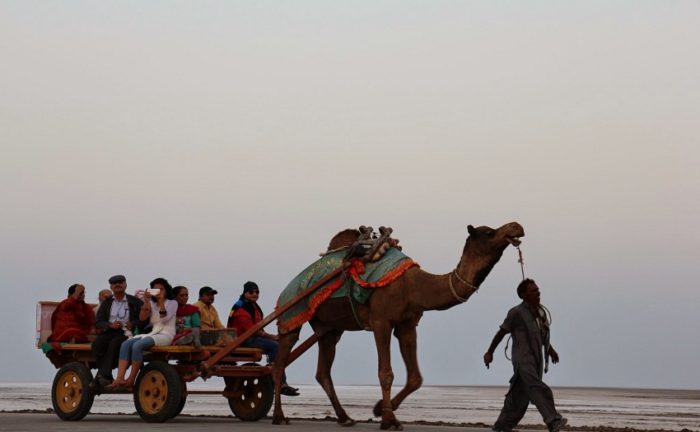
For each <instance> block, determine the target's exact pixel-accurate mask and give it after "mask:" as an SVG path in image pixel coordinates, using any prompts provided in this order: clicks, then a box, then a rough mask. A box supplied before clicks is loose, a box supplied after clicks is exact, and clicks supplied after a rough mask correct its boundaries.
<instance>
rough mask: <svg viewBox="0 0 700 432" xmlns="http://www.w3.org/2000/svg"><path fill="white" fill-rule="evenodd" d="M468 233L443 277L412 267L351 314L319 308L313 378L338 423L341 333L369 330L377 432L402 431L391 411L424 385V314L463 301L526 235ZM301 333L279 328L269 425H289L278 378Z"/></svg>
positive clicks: (514, 230) (509, 230) (344, 421)
mask: <svg viewBox="0 0 700 432" xmlns="http://www.w3.org/2000/svg"><path fill="white" fill-rule="evenodd" d="M346 231H347V230H346ZM468 233H469V236H468V237H467V240H466V244H465V246H464V250H463V252H462V256H461V258H460V260H459V263H458V264H457V267H456V268H455V269H454V270H453V271H452V272H450V273H448V274H443V275H435V274H430V273H428V272H426V271H423V270H422V269H420V267H417V266H414V267H411V268H410V269H408V270H407V271H406V272H405V273H404V274H403V276H401V277H400V278H398V279H396V280H395V281H393V282H391V283H390V284H389V285H387V286H385V287H383V288H379V289H376V290H375V292H374V293H373V294H372V296H371V297H370V299H369V301H368V302H367V303H366V304H359V303H354V304H353V306H352V307H354V310H355V312H353V310H352V309H351V305H350V303H349V301H348V299H346V298H341V299H329V300H326V301H325V302H324V303H322V304H321V305H320V306H319V307H318V309H317V310H316V314H315V315H314V317H313V318H312V319H311V321H310V322H309V323H310V324H311V327H312V328H313V330H314V335H315V336H316V337H318V365H317V370H316V380H317V381H318V383H319V384H320V385H321V387H322V388H323V390H324V391H325V392H326V394H327V396H328V398H329V399H330V402H331V404H332V405H333V409H334V410H335V413H336V416H337V422H338V423H339V424H341V425H345V426H351V425H353V424H354V423H355V421H354V420H353V419H351V418H350V417H349V416H348V415H347V413H346V412H345V410H344V409H343V407H342V406H341V404H340V401H339V400H338V397H337V395H336V393H335V388H334V386H333V380H332V378H331V366H332V365H333V360H334V358H335V347H336V344H337V343H338V341H339V340H340V337H341V336H342V334H343V332H345V331H357V330H369V329H371V331H372V332H373V334H374V340H375V343H376V347H377V355H378V372H379V383H380V386H381V391H382V399H381V400H379V401H378V402H377V404H376V405H375V406H374V415H375V417H380V416H381V423H380V429H396V430H403V426H402V425H401V422H399V420H398V419H397V418H396V416H395V415H394V411H396V410H397V409H398V407H399V406H400V405H401V402H403V400H404V399H406V397H407V396H408V395H410V394H411V393H413V392H414V391H416V390H418V389H419V388H420V386H421V384H422V382H423V378H422V376H421V373H420V370H419V368H418V357H417V352H416V350H417V337H416V326H417V325H418V321H420V319H421V317H422V315H423V312H425V311H430V310H445V309H449V308H451V307H453V306H457V305H459V304H461V303H464V302H465V301H467V300H468V299H469V297H470V296H471V295H472V294H473V293H474V292H476V290H477V289H478V287H479V286H480V285H481V283H482V282H483V281H484V279H486V276H488V274H489V273H490V272H491V269H492V268H493V267H494V265H495V264H496V263H497V262H498V261H499V260H500V258H501V255H502V254H503V251H504V250H505V249H506V247H508V245H509V244H513V245H515V246H517V245H518V244H519V243H520V240H519V238H520V237H522V236H524V235H525V232H524V230H523V227H522V226H520V224H518V223H517V222H511V223H508V224H505V225H503V226H502V227H500V228H498V229H493V228H489V227H487V226H481V227H478V228H474V227H473V226H471V225H469V226H468ZM331 245H333V243H331ZM329 247H330V246H329ZM356 316H357V317H356ZM358 321H359V322H358ZM300 330H301V328H297V329H295V330H292V331H289V332H286V333H285V332H284V331H283V330H282V329H280V332H279V334H280V344H279V351H278V354H277V359H276V362H275V365H274V367H273V379H274V382H275V405H274V413H273V417H272V423H273V424H282V423H288V420H287V419H286V418H285V417H284V414H283V412H282V404H281V398H280V387H281V377H282V373H283V372H284V367H285V365H286V364H287V360H288V358H289V354H290V352H291V349H292V347H293V346H294V344H295V343H296V342H297V340H298V338H299V332H300ZM392 331H393V334H394V336H395V337H396V338H397V339H398V341H399V347H400V350H401V356H402V357H403V361H404V364H405V367H406V384H405V385H404V387H403V389H401V391H399V392H398V394H396V396H394V397H393V398H392V397H391V385H392V383H393V380H394V373H393V371H392V369H391V360H390V359H391V353H390V346H391V344H390V342H391V334H392Z"/></svg>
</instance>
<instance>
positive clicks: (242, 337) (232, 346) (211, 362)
mask: <svg viewBox="0 0 700 432" xmlns="http://www.w3.org/2000/svg"><path fill="white" fill-rule="evenodd" d="M342 271H343V267H342V266H341V267H339V268H337V269H335V270H333V272H331V273H329V274H327V275H326V276H324V277H323V278H322V279H321V280H319V281H318V282H316V283H315V284H313V285H312V286H310V287H308V288H306V289H305V290H304V291H302V292H300V293H299V294H297V296H296V297H294V298H293V299H291V300H290V301H288V302H287V303H285V304H284V305H282V306H280V307H278V308H277V309H275V311H274V312H272V313H271V314H270V315H268V316H266V317H265V318H263V320H262V321H260V322H259V323H257V324H255V325H254V326H253V327H251V328H249V329H248V330H246V331H245V332H243V334H242V335H238V337H237V338H236V339H234V340H233V341H232V342H230V343H229V344H228V345H226V346H225V347H223V348H222V349H221V350H220V351H219V352H218V353H216V354H215V355H214V356H212V357H211V358H210V359H209V360H207V361H205V362H203V363H202V365H201V369H202V370H203V371H206V370H208V369H210V368H211V367H212V366H213V365H215V364H216V363H218V362H219V361H221V359H222V358H224V357H226V356H227V355H228V354H229V353H230V352H231V351H233V350H235V349H236V348H238V347H240V346H241V345H243V343H244V342H245V341H246V340H248V339H249V338H250V337H251V336H255V335H256V334H257V333H258V332H259V331H260V330H262V329H263V328H264V327H265V326H267V325H268V324H270V323H271V322H272V321H274V320H276V319H277V318H278V317H279V316H280V315H282V314H283V313H285V312H287V311H288V310H289V309H290V308H291V307H292V306H294V305H295V304H297V303H299V302H300V301H302V300H303V299H304V298H306V297H308V296H309V295H310V294H311V293H313V292H314V291H316V290H317V289H318V288H319V287H321V286H323V285H325V284H326V283H327V282H328V281H330V280H331V279H333V278H334V277H336V276H338V275H339V274H340V273H342ZM314 342H315V341H314ZM300 348H301V346H300ZM306 349H308V347H307V348H306Z"/></svg>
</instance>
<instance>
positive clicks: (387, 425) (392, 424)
mask: <svg viewBox="0 0 700 432" xmlns="http://www.w3.org/2000/svg"><path fill="white" fill-rule="evenodd" d="M379 429H381V430H388V429H393V430H403V425H402V424H401V422H400V421H398V420H391V421H387V422H381V424H380V425H379Z"/></svg>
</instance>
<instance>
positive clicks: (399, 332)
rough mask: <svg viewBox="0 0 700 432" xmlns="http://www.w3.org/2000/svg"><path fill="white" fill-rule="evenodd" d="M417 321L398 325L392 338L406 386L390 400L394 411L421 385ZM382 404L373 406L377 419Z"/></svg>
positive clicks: (379, 402)
mask: <svg viewBox="0 0 700 432" xmlns="http://www.w3.org/2000/svg"><path fill="white" fill-rule="evenodd" d="M417 324H418V322H417V321H414V320H411V321H408V322H402V323H399V324H398V325H397V326H396V329H395V330H394V336H396V338H397V339H398V340H399V347H400V348H401V356H402V357H403V362H404V364H405V365H406V385H405V386H404V388H403V389H401V391H400V392H399V393H398V394H397V395H396V396H394V398H393V399H392V400H391V409H392V410H394V411H396V410H397V409H399V406H400V405H401V402H403V401H404V399H406V398H407V397H408V395H410V394H411V393H413V392H414V391H416V390H418V389H419V388H420V387H421V385H422V384H423V377H422V376H421V373H420V369H419V368H418V356H417V346H418V344H417V341H418V340H417V333H416V325H417ZM382 402H383V401H381V400H380V401H378V402H377V404H376V405H375V406H374V415H375V416H376V417H379V416H380V415H382Z"/></svg>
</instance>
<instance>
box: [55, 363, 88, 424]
mask: <svg viewBox="0 0 700 432" xmlns="http://www.w3.org/2000/svg"><path fill="white" fill-rule="evenodd" d="M90 381H92V374H91V373H90V369H88V368H87V366H85V365H84V364H82V363H78V362H71V363H68V364H66V365H65V366H63V367H62V368H61V369H59V370H58V372H56V377H55V378H54V379H53V386H52V387H51V402H52V404H53V409H54V411H56V415H58V416H59V417H60V418H61V419H63V420H69V421H76V420H82V419H83V418H84V417H85V416H86V415H87V414H88V413H89V412H90V408H91V407H92V402H93V401H94V400H95V393H93V391H92V390H90Z"/></svg>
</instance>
